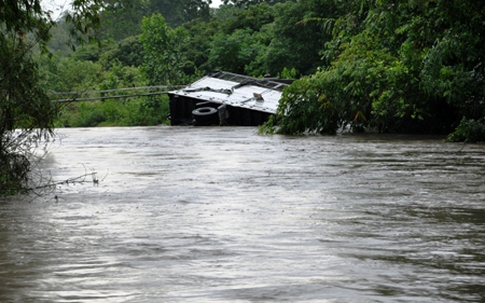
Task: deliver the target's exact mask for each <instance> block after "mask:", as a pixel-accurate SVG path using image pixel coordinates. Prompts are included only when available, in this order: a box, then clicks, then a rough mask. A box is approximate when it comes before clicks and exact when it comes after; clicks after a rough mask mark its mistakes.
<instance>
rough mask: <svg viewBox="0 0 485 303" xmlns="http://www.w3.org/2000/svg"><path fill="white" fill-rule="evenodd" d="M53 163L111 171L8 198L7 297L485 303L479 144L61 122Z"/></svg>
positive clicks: (2, 271)
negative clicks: (37, 193) (53, 189)
mask: <svg viewBox="0 0 485 303" xmlns="http://www.w3.org/2000/svg"><path fill="white" fill-rule="evenodd" d="M43 165H44V168H43V176H44V177H49V178H52V179H54V180H65V179H68V178H72V177H76V176H79V175H83V174H85V173H86V172H88V173H90V172H92V171H96V172H97V176H98V178H99V179H100V181H99V184H98V185H96V184H93V183H92V182H86V183H83V184H62V185H60V186H59V187H58V189H57V190H56V192H46V193H44V195H43V196H40V197H37V198H33V197H32V196H29V197H13V198H9V199H3V200H2V201H1V203H0V302H88V303H90V302H198V303H200V302H342V303H344V302H359V303H360V302H484V301H485V287H484V285H485V182H484V181H485V146H484V145H465V146H463V145H461V144H447V143H443V142H442V140H440V139H439V138H433V137H424V138H423V137H405V136H371V135H358V136H357V135H355V136H354V135H351V136H335V137H320V136H313V137H286V136H262V135H258V134H257V131H256V129H254V128H229V127H227V128H226V127H220V128H219V127H216V128H193V127H168V126H162V127H147V128H93V129H61V130H59V139H57V141H56V143H55V144H54V145H53V146H52V152H51V153H50V154H49V156H48V157H47V158H46V160H45V163H44V164H43ZM89 178H91V177H90V176H89V177H88V179H89ZM56 198H57V199H56Z"/></svg>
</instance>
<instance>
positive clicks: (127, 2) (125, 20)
mask: <svg viewBox="0 0 485 303" xmlns="http://www.w3.org/2000/svg"><path fill="white" fill-rule="evenodd" d="M105 2H106V3H105V6H104V10H103V12H102V13H101V28H100V31H99V32H100V34H102V35H103V36H104V37H103V38H105V39H106V38H113V39H114V40H115V41H121V40H123V39H125V38H128V37H130V36H135V35H139V34H141V21H142V19H143V17H144V16H147V15H149V14H150V13H149V5H150V1H147V0H105Z"/></svg>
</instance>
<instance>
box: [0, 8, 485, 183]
mask: <svg viewBox="0 0 485 303" xmlns="http://www.w3.org/2000/svg"><path fill="white" fill-rule="evenodd" d="M223 2H224V4H223V5H222V6H221V7H219V8H211V7H210V6H209V4H210V1H207V0H181V1H175V2H174V1H168V0H104V1H102V0H91V1H89V0H84V1H75V2H74V3H75V5H76V6H75V7H74V9H73V10H71V11H70V13H64V14H63V15H61V16H60V17H59V19H58V20H56V21H52V20H51V19H50V18H49V15H48V14H47V12H46V11H45V10H43V9H42V7H41V6H40V2H39V1H36V0H21V1H20V0H19V1H13V2H12V1H2V0H0V4H1V5H0V7H2V14H0V23H1V24H2V26H1V27H0V28H1V30H0V32H1V35H0V39H1V41H0V42H1V43H0V48H1V49H0V52H1V55H0V63H1V71H0V73H1V74H0V102H1V107H0V115H1V124H2V125H1V126H0V136H1V139H2V140H1V145H0V160H1V162H0V163H1V167H0V176H1V177H0V186H1V187H2V188H6V187H8V186H9V185H8V184H14V183H18V182H20V181H21V180H22V179H23V178H24V177H25V174H18V175H13V176H10V175H9V174H8V173H7V172H9V171H12V169H13V168H15V167H17V166H19V165H20V166H22V165H23V164H22V163H28V162H25V161H26V160H25V157H23V156H20V158H19V157H18V156H19V155H18V153H17V152H16V150H18V148H19V147H20V146H22V144H24V142H26V141H25V140H26V138H30V139H29V140H31V141H29V142H34V141H35V140H34V139H32V138H41V137H49V136H50V134H51V133H52V129H53V127H93V126H114V125H120V126H134V125H155V124H160V123H165V122H166V121H167V116H168V114H169V110H168V100H167V98H166V97H164V96H162V95H156V96H155V95H150V96H147V95H144V96H141V95H136V94H134V95H133V96H132V97H127V98H116V99H115V98H113V99H109V98H108V99H106V98H105V99H103V100H99V101H94V102H92V101H89V102H74V101H78V99H79V98H81V97H83V94H84V93H86V92H88V91H116V90H117V89H121V88H123V89H125V88H130V87H133V88H135V87H140V86H141V87H145V86H146V87H153V86H164V87H167V88H170V87H175V86H176V85H181V84H187V83H190V82H191V81H193V80H195V79H197V78H199V77H201V76H203V75H205V74H207V73H209V72H210V71H212V70H217V69H221V70H225V71H229V72H234V73H241V74H246V75H250V76H254V77H262V76H263V75H266V74H271V75H273V76H279V77H291V78H294V79H297V80H296V81H295V82H294V83H293V84H292V85H291V86H290V87H289V88H288V89H286V90H285V91H284V94H283V98H282V100H281V102H280V107H279V110H278V113H277V115H275V116H274V117H273V118H272V119H271V121H269V122H268V123H266V124H265V125H264V126H263V127H262V130H264V131H266V132H278V133H283V134H305V133H326V134H335V132H336V131H337V130H338V129H339V128H346V129H352V130H353V131H365V130H373V131H378V132H386V133H421V134H446V135H449V136H448V139H449V140H450V141H467V142H475V141H484V140H485V100H484V95H485V83H484V82H485V65H484V55H483V49H485V24H484V22H483V16H485V3H482V2H481V1H474V0H462V1H450V0H407V1H400V0H399V1H398V0H376V1H369V0H359V1H353V0H343V1H335V0H298V1H291V0H288V1H284V0H280V1H275V0H224V1H223ZM12 3H15V5H12ZM19 16H20V17H19ZM92 28H97V29H98V30H97V31H96V32H95V33H93V32H90V29H92ZM81 42H84V43H81ZM89 42H91V43H89ZM12 71H15V72H12ZM59 92H75V94H74V95H69V97H68V98H71V101H73V102H62V103H51V102H49V101H48V100H59V99H65V98H66V97H65V95H59V94H57V93H59ZM125 93H126V92H125ZM115 94H116V93H115ZM16 129H24V130H27V133H28V134H29V136H20V137H18V136H17V135H16V132H15V130H16ZM39 130H40V133H38V131H39ZM31 135H32V136H34V137H32V136H31ZM14 141H15V142H16V143H15V144H13V143H12V142H14ZM12 155H15V156H12ZM27 170H28V169H27ZM12 180H13V181H12ZM12 182H13V183H12Z"/></svg>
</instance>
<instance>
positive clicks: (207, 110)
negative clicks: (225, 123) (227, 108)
mask: <svg viewBox="0 0 485 303" xmlns="http://www.w3.org/2000/svg"><path fill="white" fill-rule="evenodd" d="M216 113H217V109H215V108H213V107H200V108H196V109H194V110H193V111H192V115H194V117H204V116H211V115H214V114H216Z"/></svg>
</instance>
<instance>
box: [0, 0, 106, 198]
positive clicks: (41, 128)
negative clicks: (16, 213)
mask: <svg viewBox="0 0 485 303" xmlns="http://www.w3.org/2000/svg"><path fill="white" fill-rule="evenodd" d="M72 7H73V10H72V11H71V13H70V14H69V15H68V18H67V19H68V20H69V21H70V22H71V24H72V26H73V32H79V33H81V34H88V32H89V30H90V29H91V28H93V27H95V26H96V25H98V24H99V19H98V15H97V13H98V12H99V8H100V2H99V1H96V0H93V1H88V0H85V1H83V0H76V1H74V2H73V5H72ZM52 26H54V22H53V21H52V19H51V17H50V15H49V14H48V12H46V11H44V10H43V9H42V6H41V4H40V1H39V0H18V1H10V0H0V195H2V194H11V193H13V192H16V191H18V190H21V189H22V188H24V187H25V186H26V184H27V182H28V180H29V174H28V173H29V170H30V168H31V159H32V158H31V156H32V152H33V150H34V149H35V148H36V146H38V143H39V141H41V140H42V139H48V138H49V137H50V136H51V135H52V128H53V120H54V117H55V115H56V108H55V107H54V106H53V105H52V103H51V102H50V101H49V98H48V96H47V94H46V92H45V90H44V88H43V87H42V86H41V85H40V84H39V83H40V82H39V81H40V80H39V76H38V68H37V65H36V63H35V62H34V61H33V59H32V50H33V48H34V46H40V48H41V49H42V50H46V49H47V42H48V41H49V38H50V34H49V30H50V28H51V27H52Z"/></svg>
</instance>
